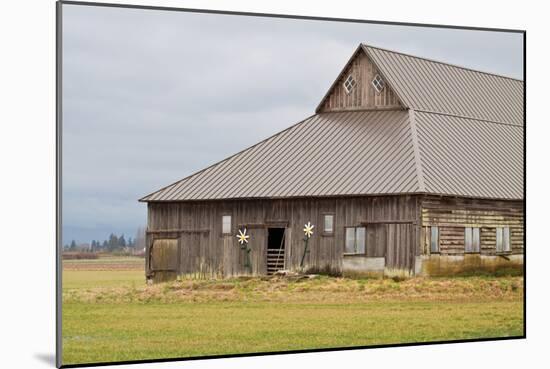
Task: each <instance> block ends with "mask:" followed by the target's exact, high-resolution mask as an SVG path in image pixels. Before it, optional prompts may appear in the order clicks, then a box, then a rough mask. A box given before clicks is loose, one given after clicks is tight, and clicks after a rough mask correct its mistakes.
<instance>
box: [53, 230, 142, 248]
mask: <svg viewBox="0 0 550 369" xmlns="http://www.w3.org/2000/svg"><path fill="white" fill-rule="evenodd" d="M63 248H64V250H66V251H90V252H120V251H139V250H143V249H144V248H145V228H144V227H139V228H138V230H137V232H136V236H135V238H132V237H128V239H126V237H125V236H124V234H121V235H120V236H118V235H116V234H115V233H111V234H110V235H109V238H108V239H106V240H103V241H100V240H92V241H91V242H90V243H80V244H78V243H77V242H76V241H75V240H72V241H71V242H70V243H69V244H65V246H64V247H63Z"/></svg>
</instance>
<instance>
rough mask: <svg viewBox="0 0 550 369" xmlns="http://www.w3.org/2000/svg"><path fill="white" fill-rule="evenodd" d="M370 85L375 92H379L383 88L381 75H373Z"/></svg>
mask: <svg viewBox="0 0 550 369" xmlns="http://www.w3.org/2000/svg"><path fill="white" fill-rule="evenodd" d="M372 86H373V87H374V89H375V90H376V92H378V93H380V92H382V90H383V89H384V80H383V79H382V77H380V75H379V74H377V75H376V76H374V79H373V80H372Z"/></svg>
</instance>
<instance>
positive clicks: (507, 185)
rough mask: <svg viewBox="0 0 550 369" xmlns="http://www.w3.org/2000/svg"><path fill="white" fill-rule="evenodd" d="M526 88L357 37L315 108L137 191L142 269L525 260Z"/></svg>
mask: <svg viewBox="0 0 550 369" xmlns="http://www.w3.org/2000/svg"><path fill="white" fill-rule="evenodd" d="M523 94H524V84H523V81H521V80H516V79H512V78H508V77H503V76H498V75H494V74H489V73H485V72H480V71H475V70H471V69H467V68H463V67H460V66H454V65H450V64H446V63H442V62H438V61H433V60H428V59H424V58H419V57H415V56H411V55H406V54H402V53H399V52H394V51H389V50H384V49H380V48H376V47H372V46H368V45H364V44H361V45H360V46H359V47H358V48H357V50H356V51H355V52H354V54H353V55H352V57H351V58H350V60H349V61H348V63H347V64H346V65H345V67H344V68H343V70H342V72H341V73H340V75H339V76H338V77H337V78H336V80H335V81H334V83H333V84H332V86H331V87H330V89H329V90H328V92H327V93H326V95H325V96H324V97H323V98H322V100H321V102H320V104H319V105H318V107H317V109H316V111H315V115H313V116H311V117H309V118H307V119H305V120H303V121H301V122H299V123H297V124H295V125H293V126H291V127H289V128H288V129H286V130H284V131H282V132H280V133H278V134H276V135H274V136H272V137H270V138H268V139H266V140H264V141H262V142H260V143H258V144H256V145H254V146H252V147H250V148H248V149H246V150H244V151H242V152H239V153H237V154H235V155H233V156H231V157H229V158H227V159H225V160H223V161H221V162H218V163H216V164H214V165H212V166H210V167H208V168H206V169H204V170H202V171H199V172H197V173H195V174H193V175H191V176H189V177H187V178H184V179H182V180H180V181H178V182H176V183H174V184H171V185H169V186H167V187H165V188H162V189H160V190H158V191H156V192H154V193H152V194H150V195H148V196H145V197H143V198H142V199H141V200H140V201H143V202H147V207H148V228H147V258H146V260H147V261H146V274H147V277H148V278H149V279H153V280H166V279H173V278H176V277H177V276H180V275H181V276H183V275H192V276H197V277H229V276H235V275H241V274H253V275H265V274H271V273H273V272H275V271H277V270H280V269H287V270H308V271H317V272H327V273H333V274H342V273H343V274H350V275H352V274H372V273H379V274H385V275H396V274H398V275H440V274H453V273H462V272H468V271H473V270H478V269H489V270H496V269H498V268H519V269H522V266H523V251H524V247H525V245H524V199H523V194H524V183H523V179H524V140H523V135H524V125H523V124H524V106H523ZM235 171H238V172H239V173H240V175H238V176H237V175H235V174H234V173H235ZM308 222H310V223H311V224H312V225H314V228H313V235H312V236H311V238H309V239H308V241H307V242H306V241H305V238H306V237H305V236H304V231H303V228H304V225H305V224H306V223H308ZM244 228H246V230H247V231H246V232H247V235H249V236H250V238H248V241H249V242H248V244H246V243H245V245H246V247H245V248H244V249H243V248H241V246H240V244H239V243H238V240H237V237H236V235H237V233H238V230H243V229H244ZM306 243H307V246H306ZM306 247H307V250H306ZM247 249H248V251H247ZM247 254H248V255H247ZM248 260H249V261H250V262H248Z"/></svg>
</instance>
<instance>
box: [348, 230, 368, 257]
mask: <svg viewBox="0 0 550 369" xmlns="http://www.w3.org/2000/svg"><path fill="white" fill-rule="evenodd" d="M345 253H346V254H364V253H365V227H347V228H346V251H345Z"/></svg>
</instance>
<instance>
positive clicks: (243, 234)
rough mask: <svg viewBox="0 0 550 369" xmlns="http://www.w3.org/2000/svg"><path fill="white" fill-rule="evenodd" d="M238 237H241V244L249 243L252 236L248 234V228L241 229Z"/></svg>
mask: <svg viewBox="0 0 550 369" xmlns="http://www.w3.org/2000/svg"><path fill="white" fill-rule="evenodd" d="M237 238H238V239H239V243H240V244H241V245H244V244H245V243H248V239H249V238H250V236H249V235H247V234H246V228H245V229H243V230H242V231H241V230H240V229H239V234H238V235H237Z"/></svg>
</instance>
